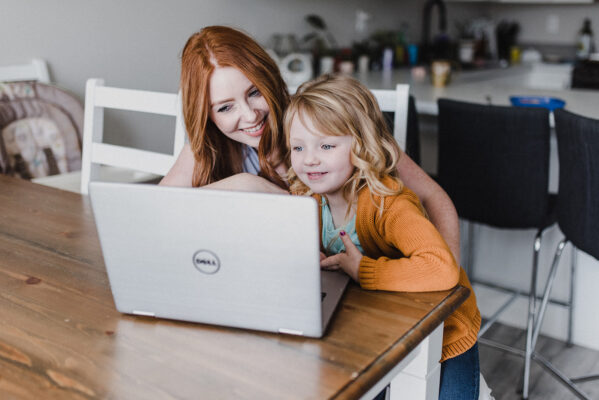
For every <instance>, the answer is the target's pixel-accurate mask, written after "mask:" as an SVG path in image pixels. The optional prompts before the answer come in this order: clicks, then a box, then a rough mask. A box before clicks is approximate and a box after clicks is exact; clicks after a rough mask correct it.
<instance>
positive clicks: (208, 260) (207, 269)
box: [193, 250, 220, 274]
mask: <svg viewBox="0 0 599 400" xmlns="http://www.w3.org/2000/svg"><path fill="white" fill-rule="evenodd" d="M193 265H194V266H195V267H196V269H197V270H198V271H200V272H203V273H205V274H216V273H217V272H218V270H219V269H220V260H219V259H218V257H217V256H216V254H214V253H213V252H211V251H209V250H198V251H196V252H195V253H194V255H193Z"/></svg>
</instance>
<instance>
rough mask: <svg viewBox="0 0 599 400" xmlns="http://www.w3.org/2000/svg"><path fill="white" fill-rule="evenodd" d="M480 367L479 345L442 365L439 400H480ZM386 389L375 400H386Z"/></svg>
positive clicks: (476, 344)
mask: <svg viewBox="0 0 599 400" xmlns="http://www.w3.org/2000/svg"><path fill="white" fill-rule="evenodd" d="M479 383H480V366H479V363H478V343H475V344H474V346H472V347H471V348H470V350H468V351H467V352H465V353H464V354H460V355H459V356H457V357H454V358H450V359H449V360H445V361H444V362H443V363H441V385H440V387H439V400H478V391H479ZM385 392H386V389H385V390H383V391H382V392H381V393H379V394H378V395H377V396H376V397H375V398H374V400H384V399H385Z"/></svg>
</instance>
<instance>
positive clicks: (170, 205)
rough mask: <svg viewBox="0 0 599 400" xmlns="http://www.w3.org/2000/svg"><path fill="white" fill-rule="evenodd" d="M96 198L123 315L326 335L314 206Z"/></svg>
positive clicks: (222, 195)
mask: <svg viewBox="0 0 599 400" xmlns="http://www.w3.org/2000/svg"><path fill="white" fill-rule="evenodd" d="M90 197H91V201H92V208H93V212H94V216H95V219H96V225H97V229H98V234H99V237H100V242H101V245H102V253H103V255H104V261H105V264H106V269H107V272H108V277H109V280H110V285H111V289H112V293H113V296H114V301H115V304H116V307H117V309H118V310H119V311H120V312H123V313H131V314H139V315H149V316H155V317H161V318H171V319H178V320H185V321H193V322H202V323H209V324H216V325H225V326H232V327H241V328H249V329H257V330H265V331H272V332H284V333H295V334H302V335H306V336H313V337H320V336H322V334H323V326H324V325H323V322H325V321H323V320H328V319H329V317H323V314H322V312H321V283H320V282H321V276H320V275H321V274H320V266H319V226H318V211H317V205H316V202H315V200H314V199H312V198H310V197H300V196H289V195H273V194H264V193H248V192H233V191H215V190H208V189H197V188H176V187H162V186H155V185H141V184H123V183H107V182H92V183H90ZM346 283H347V280H345V282H340V283H338V285H339V284H341V285H342V286H343V287H342V288H341V293H342V292H343V288H344V287H345V284H346ZM337 291H338V290H337ZM337 297H341V295H340V294H339V295H338V296H337ZM338 300H339V299H338V298H337V301H338ZM337 301H335V304H334V305H333V306H332V308H333V309H334V308H335V305H336V302H337ZM329 308H331V307H330V306H329ZM331 311H332V310H331Z"/></svg>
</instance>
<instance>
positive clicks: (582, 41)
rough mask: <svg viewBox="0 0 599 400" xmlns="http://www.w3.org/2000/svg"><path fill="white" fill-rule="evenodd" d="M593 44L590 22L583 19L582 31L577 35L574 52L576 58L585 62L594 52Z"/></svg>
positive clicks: (587, 19)
mask: <svg viewBox="0 0 599 400" xmlns="http://www.w3.org/2000/svg"><path fill="white" fill-rule="evenodd" d="M594 47H595V45H594V43H593V30H592V29H591V20H590V19H589V18H585V20H584V23H583V24H582V29H581V30H580V33H579V34H578V49H577V50H576V57H578V58H579V59H583V60H586V59H587V58H589V55H590V54H591V53H592V52H594Z"/></svg>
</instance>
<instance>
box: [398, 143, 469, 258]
mask: <svg viewBox="0 0 599 400" xmlns="http://www.w3.org/2000/svg"><path fill="white" fill-rule="evenodd" d="M397 169H398V171H399V178H400V179H401V180H402V182H403V183H404V184H405V185H406V186H407V187H408V188H409V189H410V190H412V191H413V192H414V193H416V195H417V196H418V198H419V199H420V202H421V203H422V205H423V206H424V208H425V209H426V212H427V213H428V216H429V218H430V220H431V222H432V223H433V225H435V227H436V228H437V230H438V231H439V233H440V234H441V236H443V239H445V242H447V245H448V246H449V249H450V250H451V252H452V253H453V256H454V258H455V260H456V262H457V263H458V265H459V264H460V225H459V222H458V214H457V212H456V209H455V207H454V206H453V203H452V202H451V199H450V198H449V196H448V195H447V193H445V191H444V190H443V189H442V188H441V186H439V185H438V184H437V182H435V181H434V180H433V179H432V178H431V177H430V176H428V174H427V173H426V172H424V171H423V170H422V168H420V167H419V166H418V165H417V164H416V163H415V162H414V161H412V159H411V158H410V157H409V156H408V155H407V154H406V153H403V152H402V154H401V156H400V158H399V163H398V164H397Z"/></svg>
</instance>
